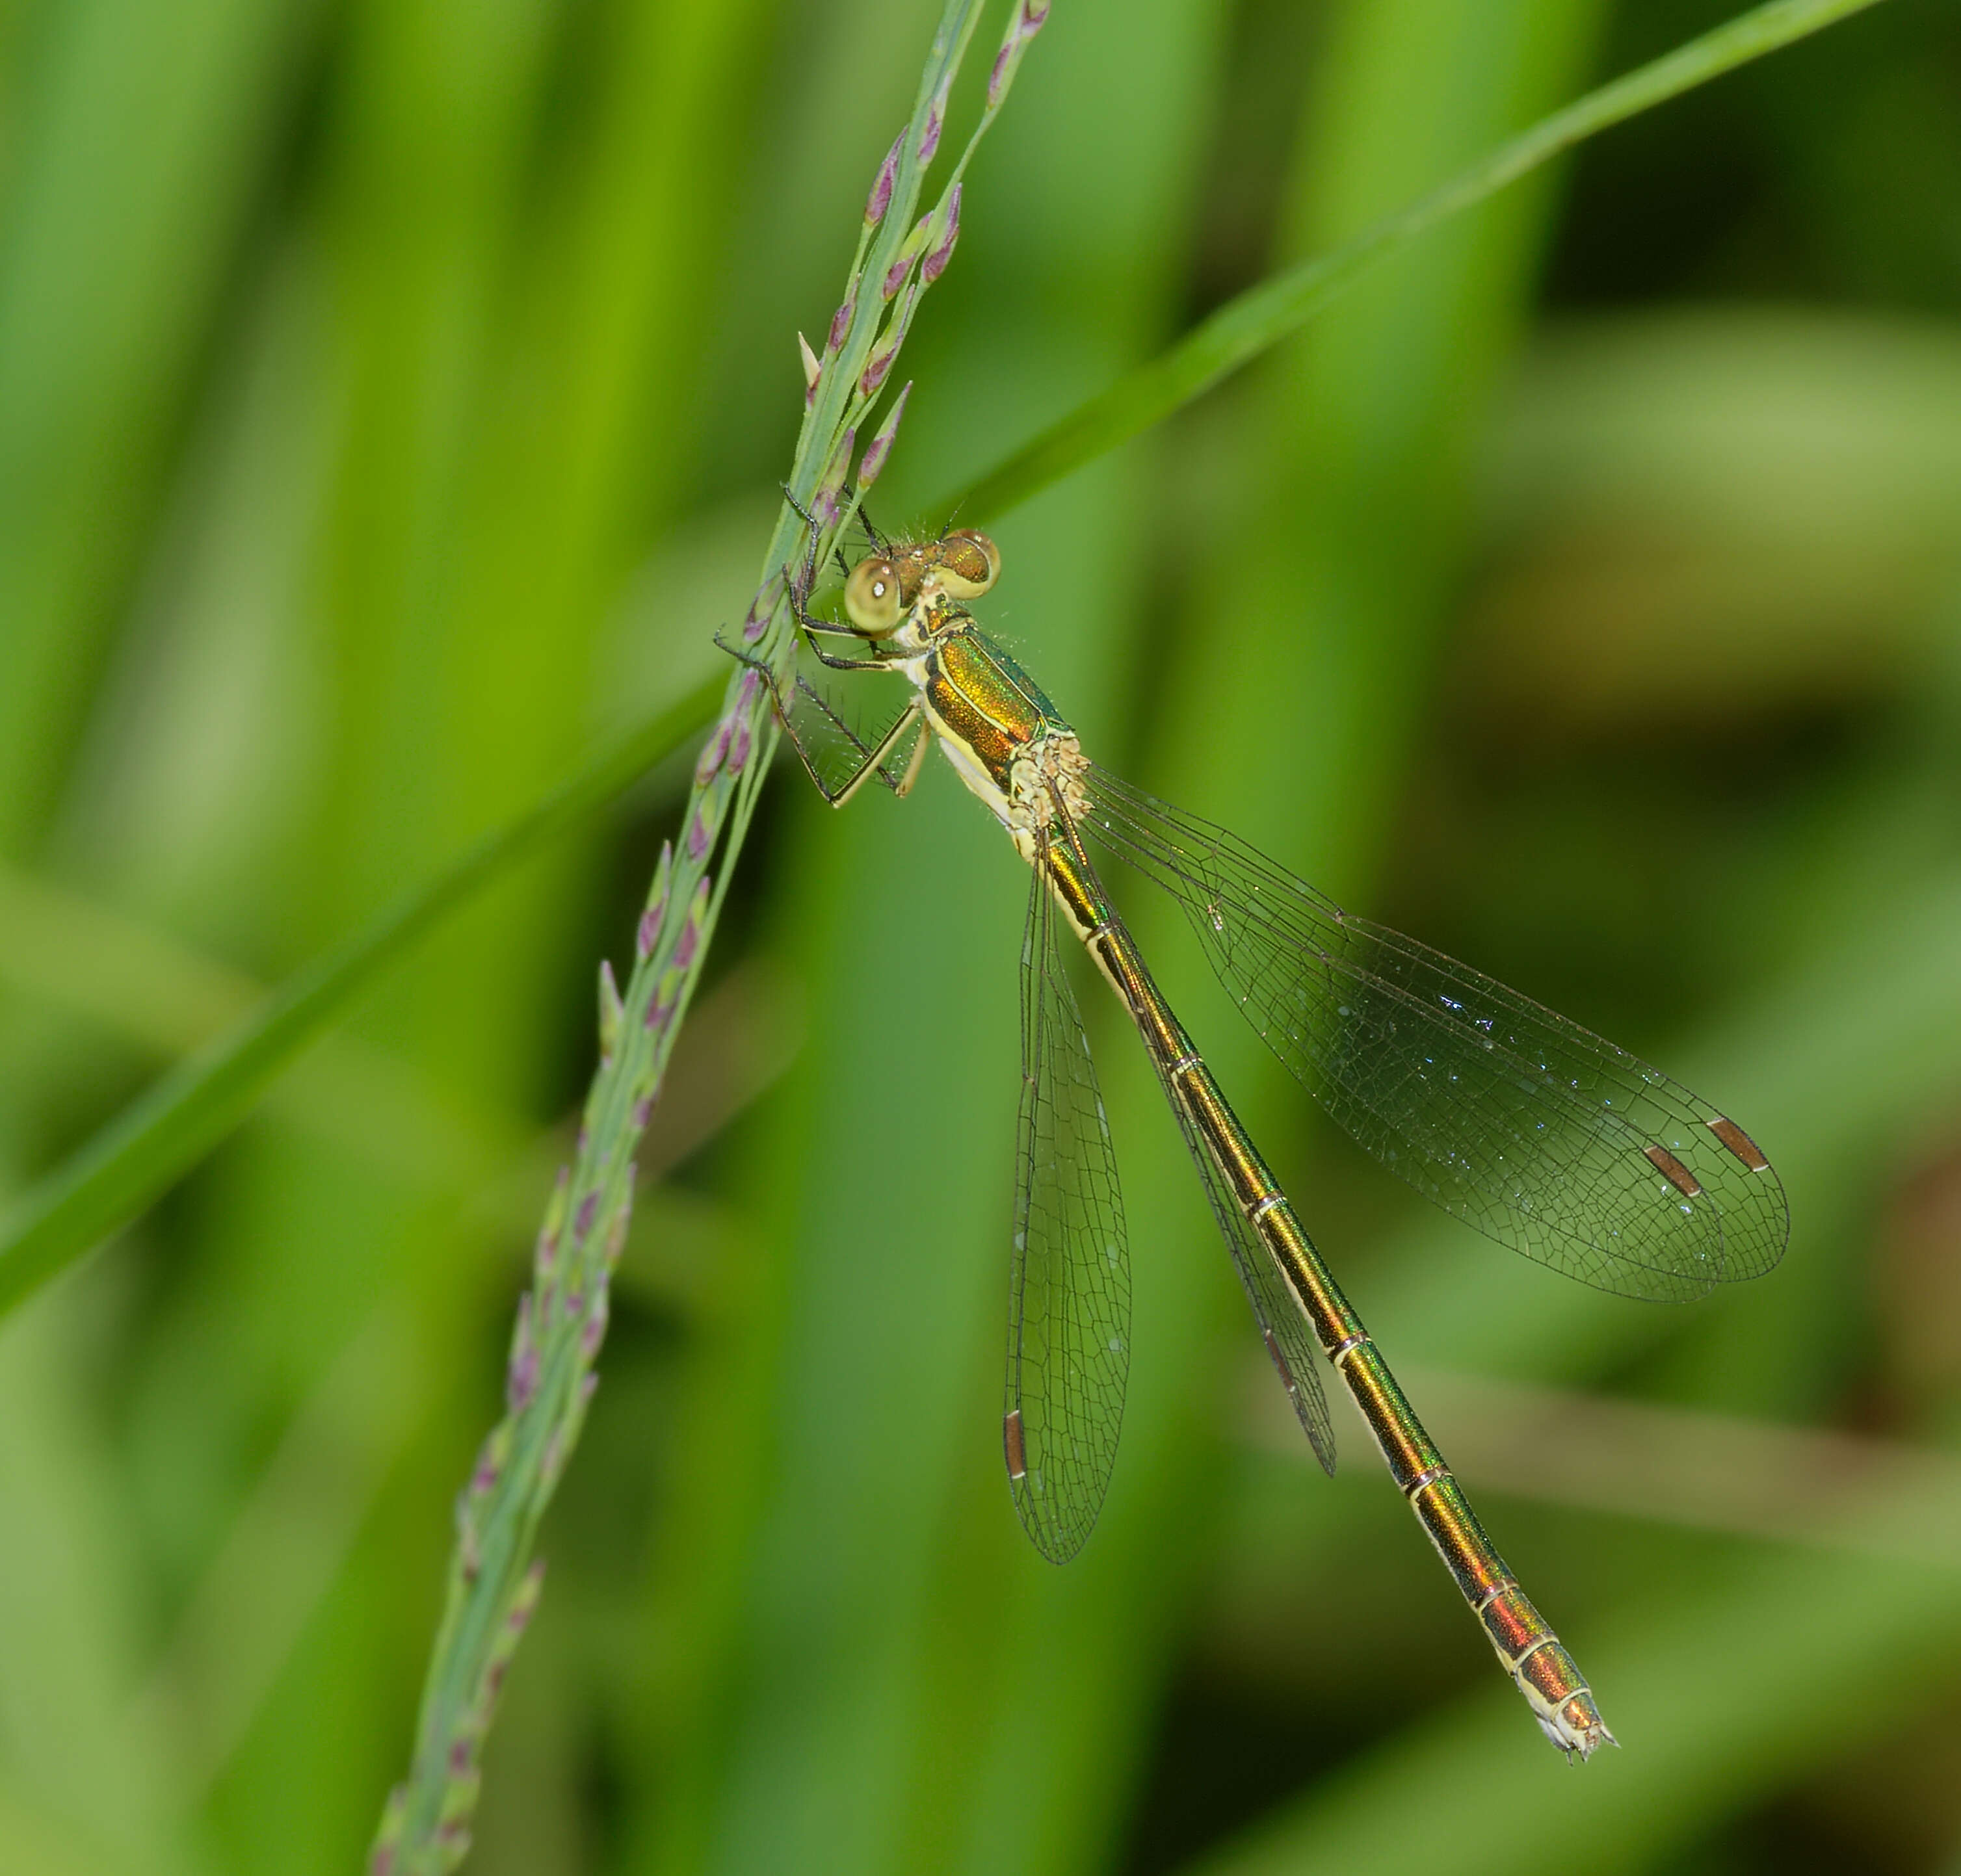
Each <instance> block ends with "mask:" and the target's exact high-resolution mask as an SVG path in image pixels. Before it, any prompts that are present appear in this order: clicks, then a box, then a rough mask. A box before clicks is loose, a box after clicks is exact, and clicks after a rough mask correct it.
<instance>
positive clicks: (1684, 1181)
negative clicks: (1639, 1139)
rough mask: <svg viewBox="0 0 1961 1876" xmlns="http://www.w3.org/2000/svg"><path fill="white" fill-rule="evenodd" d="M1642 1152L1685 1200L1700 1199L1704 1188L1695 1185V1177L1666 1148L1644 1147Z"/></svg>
mask: <svg viewBox="0 0 1961 1876" xmlns="http://www.w3.org/2000/svg"><path fill="white" fill-rule="evenodd" d="M1641 1151H1643V1152H1644V1153H1645V1154H1646V1155H1647V1156H1648V1158H1650V1159H1651V1160H1652V1161H1653V1162H1654V1164H1655V1170H1656V1171H1657V1172H1659V1173H1660V1174H1661V1176H1662V1177H1663V1178H1664V1179H1666V1180H1667V1181H1668V1183H1669V1184H1670V1185H1671V1186H1673V1187H1674V1188H1675V1189H1676V1191H1677V1192H1679V1193H1681V1194H1682V1196H1683V1197H1684V1198H1685V1199H1699V1198H1701V1196H1702V1188H1701V1186H1698V1184H1697V1183H1695V1174H1693V1173H1692V1172H1691V1171H1689V1170H1688V1167H1686V1166H1685V1165H1683V1164H1682V1162H1681V1161H1679V1159H1677V1158H1676V1157H1675V1155H1673V1154H1672V1153H1671V1152H1670V1151H1669V1150H1668V1148H1666V1147H1665V1146H1644V1147H1643V1148H1641Z"/></svg>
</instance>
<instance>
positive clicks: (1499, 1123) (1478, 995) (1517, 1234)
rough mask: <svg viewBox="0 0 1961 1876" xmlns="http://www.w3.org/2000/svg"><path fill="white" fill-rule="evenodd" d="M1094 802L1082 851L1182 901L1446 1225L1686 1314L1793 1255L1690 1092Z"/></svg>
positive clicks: (1746, 1162)
mask: <svg viewBox="0 0 1961 1876" xmlns="http://www.w3.org/2000/svg"><path fill="white" fill-rule="evenodd" d="M1086 788H1087V791H1088V796H1089V814H1087V816H1086V817H1082V818H1080V820H1079V826H1080V827H1081V828H1082V830H1083V833H1085V834H1086V836H1089V838H1090V839H1092V841H1093V842H1095V844H1097V845H1098V846H1101V847H1102V848H1103V849H1105V850H1106V851H1108V852H1110V853H1112V854H1114V855H1117V856H1118V857H1119V858H1122V859H1124V860H1125V861H1127V862H1129V863H1130V865H1134V866H1135V867H1137V868H1138V869H1139V870H1140V871H1142V872H1143V873H1144V874H1146V875H1147V876H1148V877H1150V878H1152V879H1153V880H1155V881H1156V882H1157V883H1158V884H1159V885H1160V886H1162V887H1164V888H1165V890H1167V891H1168V892H1169V893H1171V894H1172V897H1174V898H1175V899H1176V900H1178V903H1179V905H1180V906H1181V907H1182V908H1183V909H1184V911H1185V915H1186V916H1187V918H1188V919H1189V920H1190V922H1191V927H1192V929H1193V930H1194V932H1196V933H1197V935H1198V938H1199V941H1200V943H1201V944H1202V945H1203V946H1204V950H1205V952H1206V955H1207V959H1208V960H1209V961H1210V963H1211V965H1212V967H1213V970H1214V971H1215V972H1216V973H1217V975H1218V976H1219V979H1220V982H1221V983H1223V984H1224V985H1225V986H1226V989H1228V990H1229V991H1230V992H1232V996H1233V998H1234V999H1235V1000H1236V1002H1238V1003H1239V1006H1240V1008H1241V1009H1242V1011H1244V1012H1245V1016H1246V1018H1247V1020H1248V1021H1249V1022H1250V1023H1251V1024H1252V1025H1253V1027H1254V1028H1255V1030H1258V1032H1259V1034H1260V1035H1261V1037H1262V1038H1263V1039H1264V1041H1265V1042H1266V1043H1267V1046H1269V1047H1270V1048H1271V1049H1272V1050H1273V1051H1274V1054H1276V1055H1277V1056H1279V1057H1280V1060H1281V1061H1282V1062H1284V1063H1285V1064H1286V1065H1287V1068H1288V1069H1290V1071H1291V1072H1293V1074H1294V1075H1296V1076H1297V1077H1298V1078H1299V1080H1300V1081H1302V1082H1303V1084H1304V1085H1306V1087H1307V1088H1308V1089H1309V1091H1310V1092H1311V1093H1312V1094H1314V1096H1315V1098H1316V1099H1317V1100H1319V1101H1320V1103H1321V1104H1322V1107H1325V1109H1326V1110H1327V1111H1328V1113H1329V1114H1330V1115H1331V1116H1332V1117H1333V1118H1334V1120H1336V1121H1338V1123H1340V1124H1341V1126H1343V1127H1344V1128H1345V1129H1347V1131H1348V1132H1350V1134H1352V1135H1354V1137H1355V1139H1357V1141H1358V1142H1360V1144H1361V1145H1363V1146H1364V1147H1366V1148H1367V1149H1368V1151H1370V1152H1371V1153H1373V1155H1375V1156H1376V1158H1378V1159H1379V1160H1380V1161H1382V1163H1383V1164H1384V1165H1385V1166H1387V1167H1389V1169H1390V1170H1391V1171H1392V1172H1395V1173H1396V1174H1399V1175H1400V1176H1401V1177H1402V1178H1404V1179H1405V1180H1408V1182H1409V1183H1410V1184H1411V1185H1413V1186H1415V1187H1416V1189H1417V1190H1418V1191H1419V1192H1421V1193H1423V1194H1424V1196H1426V1197H1427V1198H1430V1199H1433V1200H1434V1201H1435V1202H1436V1203H1437V1204H1438V1205H1440V1206H1443V1209H1445V1210H1446V1211H1447V1212H1452V1213H1454V1214H1455V1215H1456V1216H1458V1217H1459V1218H1462V1219H1463V1220H1464V1221H1465V1222H1466V1223H1467V1224H1470V1225H1475V1226H1476V1227H1477V1228H1478V1230H1480V1231H1484V1232H1485V1233H1487V1234H1488V1235H1490V1236H1491V1237H1495V1238H1496V1239H1497V1240H1498V1241H1499V1242H1500V1244H1507V1245H1510V1247H1512V1248H1513V1249H1514V1250H1519V1251H1522V1252H1523V1253H1524V1254H1525V1255H1526V1256H1527V1257H1532V1258H1535V1259H1536V1260H1538V1261H1539V1263H1544V1264H1547V1265H1549V1266H1551V1267H1552V1268H1553V1269H1557V1270H1562V1271H1564V1272H1566V1273H1567V1275H1568V1276H1574V1277H1577V1278H1578V1279H1580V1281H1581V1282H1586V1283H1590V1284H1593V1285H1595V1286H1596V1287H1597V1288H1601V1289H1605V1290H1611V1291H1613V1292H1617V1293H1618V1294H1619V1295H1625V1296H1637V1297H1645V1298H1658V1299H1661V1300H1665V1301H1686V1300H1688V1299H1690V1298H1694V1297H1697V1296H1700V1295H1704V1294H1706V1293H1707V1292H1708V1290H1709V1289H1711V1288H1712V1287H1713V1286H1714V1285H1715V1284H1717V1283H1719V1282H1736V1281H1738V1280H1739V1279H1743V1278H1747V1277H1754V1276H1761V1275H1762V1273H1763V1272H1765V1271H1766V1270H1768V1269H1770V1268H1771V1266H1773V1265H1774V1264H1775V1263H1776V1262H1777V1260H1778V1258H1779V1257H1781V1256H1782V1255H1783V1252H1784V1241H1785V1238H1786V1237H1787V1234H1788V1232H1789V1228H1790V1227H1789V1218H1788V1214H1787V1211H1786V1209H1785V1205H1784V1188H1783V1186H1781V1183H1779V1182H1778V1177H1777V1175H1776V1174H1775V1173H1774V1172H1773V1171H1771V1169H1770V1167H1769V1164H1768V1161H1765V1158H1764V1156H1763V1155H1762V1153H1760V1152H1759V1151H1758V1150H1757V1148H1756V1146H1755V1143H1754V1142H1752V1141H1751V1140H1750V1139H1749V1136H1748V1135H1746V1134H1745V1133H1744V1132H1743V1130H1742V1129H1740V1128H1739V1127H1737V1126H1736V1124H1735V1123H1733V1122H1732V1121H1730V1120H1728V1119H1727V1117H1726V1116H1723V1115H1722V1114H1720V1113H1718V1112H1717V1110H1716V1109H1714V1108H1713V1107H1710V1106H1709V1105H1708V1104H1707V1103H1706V1102H1704V1101H1702V1100H1698V1098H1697V1097H1695V1095H1693V1094H1691V1093H1690V1092H1689V1091H1688V1090H1687V1089H1686V1088H1683V1087H1682V1086H1681V1085H1679V1083H1677V1082H1675V1081H1670V1080H1669V1078H1668V1077H1667V1076H1666V1075H1662V1074H1660V1072H1657V1071H1656V1070H1655V1069H1651V1068H1650V1067H1649V1066H1648V1065H1647V1064H1646V1063H1645V1062H1642V1061H1641V1060H1639V1059H1637V1058H1636V1057H1635V1056H1631V1055H1629V1054H1628V1053H1627V1052H1626V1051H1625V1049H1618V1048H1616V1047H1615V1046H1614V1045H1613V1044H1612V1043H1609V1042H1605V1041H1603V1040H1602V1039H1601V1038H1600V1037H1598V1036H1596V1035H1594V1034H1592V1033H1591V1032H1590V1031H1589V1030H1584V1029H1582V1028H1581V1027H1580V1026H1579V1025H1578V1024H1577V1023H1571V1022H1568V1021H1567V1020H1566V1018H1564V1017H1562V1016H1558V1015H1555V1014H1554V1013H1553V1012H1552V1011H1550V1010H1548V1009H1545V1008H1542V1006H1541V1005H1539V1004H1536V1003H1534V1002H1532V1001H1531V1000H1530V999H1529V998H1526V997H1523V996H1521V995H1519V993H1518V992H1516V991H1515V990H1508V989H1506V988H1505V986H1503V985H1502V984H1500V983H1495V982H1494V981H1493V980H1492V979H1491V978H1489V977H1487V976H1483V975H1482V974H1481V973H1479V972H1477V971H1475V970H1469V969H1468V968H1467V967H1465V966H1464V965H1462V964H1459V963H1453V962H1452V960H1450V959H1449V958H1447V957H1443V956H1442V955H1441V954H1439V953H1437V952H1436V951H1430V950H1429V949H1427V948H1426V947H1424V946H1423V945H1421V944H1417V943H1415V942H1414V941H1413V940H1411V939H1409V938H1404V937H1402V936H1401V935H1399V934H1398V933H1396V932H1390V931H1387V930H1385V929H1384V928H1382V926H1380V925H1370V924H1369V923H1367V922H1366V921H1364V920H1363V919H1355V918H1352V917H1350V916H1349V915H1348V914H1347V913H1344V912H1343V911H1342V910H1341V908H1340V907H1339V906H1337V905H1335V904H1334V903H1333V901H1332V900H1329V899H1327V898H1325V897H1323V896H1322V894H1321V893H1317V892H1316V891H1315V890H1314V889H1313V888H1312V887H1310V886H1308V885H1306V884H1304V883H1303V882H1302V881H1299V880H1297V879H1296V878H1295V877H1293V875H1292V874H1290V873H1288V872H1287V871H1285V870H1284V869H1283V868H1280V867H1279V866H1277V865H1275V864H1274V862H1272V861H1271V860H1269V859H1267V858H1265V857H1264V855H1261V853H1260V852H1258V850H1257V849H1255V848H1253V847H1251V846H1248V845H1247V843H1246V842H1244V841H1242V840H1241V839H1239V838H1238V837H1237V836H1235V835H1232V834H1231V833H1227V832H1226V830H1224V829H1223V828H1220V827H1213V826H1212V825H1210V823H1207V822H1205V821H1202V820H1199V819H1198V818H1197V817H1196V816H1193V815H1188V814H1183V813H1181V811H1178V810H1177V809H1175V808H1172V807H1167V806H1165V804H1163V803H1162V802H1160V801H1154V800H1153V799H1152V798H1151V797H1150V796H1149V795H1145V794H1143V792H1142V791H1140V790H1138V789H1135V788H1132V787H1130V785H1129V784H1128V783H1127V782H1121V781H1120V780H1118V779H1117V778H1116V777H1115V776H1111V775H1109V774H1108V773H1107V772H1105V771H1104V770H1102V769H1094V768H1092V770H1091V771H1090V773H1089V776H1088V778H1087V780H1086Z"/></svg>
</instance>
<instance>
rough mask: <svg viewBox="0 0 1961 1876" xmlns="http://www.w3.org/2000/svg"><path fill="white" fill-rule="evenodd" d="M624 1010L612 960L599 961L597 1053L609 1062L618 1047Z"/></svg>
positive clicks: (608, 958)
mask: <svg viewBox="0 0 1961 1876" xmlns="http://www.w3.org/2000/svg"><path fill="white" fill-rule="evenodd" d="M624 1014H625V1008H624V1005H622V1004H621V1002H620V986H619V983H618V981H617V979H615V978H614V975H613V960H612V959H611V958H610V957H602V958H601V960H599V1053H600V1054H601V1056H602V1057H603V1058H604V1059H606V1060H607V1061H608V1062H610V1061H611V1060H612V1059H613V1056H614V1053H615V1052H616V1051H617V1049H618V1048H619V1046H620V1018H621V1017H622V1016H623V1015H624Z"/></svg>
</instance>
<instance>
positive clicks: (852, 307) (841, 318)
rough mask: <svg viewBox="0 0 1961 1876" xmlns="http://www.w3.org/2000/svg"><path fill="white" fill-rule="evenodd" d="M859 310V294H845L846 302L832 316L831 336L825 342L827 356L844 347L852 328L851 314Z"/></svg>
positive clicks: (825, 354)
mask: <svg viewBox="0 0 1961 1876" xmlns="http://www.w3.org/2000/svg"><path fill="white" fill-rule="evenodd" d="M857 310H858V296H857V295H856V294H855V293H847V295H845V296H844V304H843V305H842V306H840V307H838V309H837V311H836V312H834V313H833V314H831V333H830V336H829V337H828V338H827V339H825V340H824V356H825V357H826V358H831V357H834V356H835V355H837V352H839V351H840V349H842V348H843V344H844V341H845V339H846V338H847V336H848V335H849V334H850V330H851V315H852V314H853V313H855V312H856V311H857Z"/></svg>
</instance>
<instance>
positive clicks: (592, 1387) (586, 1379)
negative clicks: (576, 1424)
mask: <svg viewBox="0 0 1961 1876" xmlns="http://www.w3.org/2000/svg"><path fill="white" fill-rule="evenodd" d="M598 1391H599V1377H598V1375H597V1374H586V1375H582V1377H581V1378H580V1379H579V1406H581V1407H582V1408H584V1407H589V1406H591V1405H592V1397H593V1396H594V1395H595V1394H596V1393H598Z"/></svg>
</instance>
